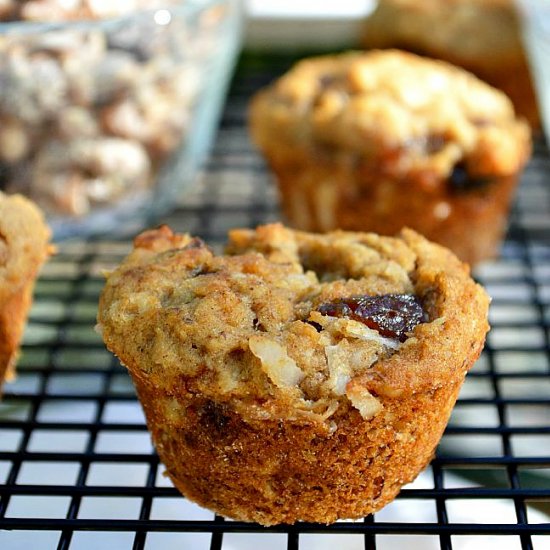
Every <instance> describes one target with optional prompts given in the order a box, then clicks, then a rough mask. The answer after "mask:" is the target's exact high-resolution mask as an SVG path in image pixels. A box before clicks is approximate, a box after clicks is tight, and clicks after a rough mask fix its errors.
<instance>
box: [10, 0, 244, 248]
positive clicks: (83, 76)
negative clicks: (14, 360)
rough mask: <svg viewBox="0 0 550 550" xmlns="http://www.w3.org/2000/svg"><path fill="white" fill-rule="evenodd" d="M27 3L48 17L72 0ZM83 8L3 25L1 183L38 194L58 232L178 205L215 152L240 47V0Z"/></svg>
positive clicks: (119, 225) (118, 224)
mask: <svg viewBox="0 0 550 550" xmlns="http://www.w3.org/2000/svg"><path fill="white" fill-rule="evenodd" d="M78 1H79V0H76V1H75V2H74V3H73V4H78ZM147 2H149V5H158V3H155V2H154V1H153V2H152V0H145V4H147ZM8 3H9V2H8ZM135 3H136V2H134V4H135ZM12 4H14V5H21V3H20V2H18V0H17V1H16V0H12ZM48 4H50V7H49V8H48ZM80 4H85V5H88V6H89V5H92V6H93V5H94V3H93V2H90V1H82V0H80ZM130 4H131V3H130ZM23 5H25V3H24V4H23ZM26 5H27V6H28V5H31V6H33V5H34V9H35V12H36V9H37V8H36V6H38V8H40V9H41V10H42V13H40V11H39V12H38V17H39V18H41V19H44V18H50V17H49V15H51V14H52V13H53V12H52V9H53V8H52V5H53V6H57V7H58V8H59V9H61V7H63V6H64V5H65V6H67V5H68V4H67V3H66V2H65V3H63V2H60V0H34V1H31V2H27V3H26ZM95 5H97V6H99V7H100V8H101V7H105V9H106V13H107V14H108V15H112V14H113V13H114V12H113V11H112V10H111V11H110V12H109V10H108V9H107V7H108V5H109V4H108V3H107V4H105V5H103V4H102V3H101V2H98V3H95ZM116 5H117V3H116V2H115V3H114V4H113V6H116ZM122 5H125V6H127V5H129V4H128V3H122ZM47 9H49V12H47V13H46V11H45V10H47ZM33 13H34V12H33ZM48 14H49V15H48ZM82 14H83V15H84V16H89V13H88V12H85V11H84V12H83V11H82V10H81V11H80V12H76V13H71V14H62V16H63V15H64V16H65V19H66V20H64V21H61V22H60V21H52V22H34V21H28V20H24V21H23V20H17V21H12V22H4V23H1V24H0V189H2V190H4V191H5V192H8V193H16V192H17V193H22V194H24V195H26V196H28V197H30V198H31V199H33V200H34V201H35V202H36V203H37V204H38V205H39V206H40V207H41V208H42V209H43V210H44V211H45V213H46V216H47V218H48V221H49V223H50V225H51V227H52V229H53V231H54V236H55V238H56V239H64V238H69V237H83V236H88V235H94V234H105V233H109V234H113V233H118V234H129V233H132V232H135V231H137V230H139V229H140V228H141V227H143V226H144V225H145V224H150V223H153V221H154V220H155V218H156V217H158V216H159V215H161V214H162V213H164V212H166V211H167V210H169V209H170V207H171V206H173V205H174V204H175V201H176V200H177V199H178V197H179V196H180V195H181V193H182V190H183V189H184V188H185V187H186V186H188V185H190V184H192V183H193V182H194V181H195V180H196V178H197V175H198V172H199V170H200V167H201V165H202V163H203V162H204V160H205V158H206V155H207V154H208V151H209V148H210V145H211V142H212V139H213V137H214V134H215V130H216V127H217V123H218V120H219V115H220V112H221V108H222V105H223V101H224V98H225V94H226V91H227V86H228V82H229V79H230V76H231V73H232V69H233V67H234V63H235V60H236V57H237V54H238V51H239V47H240V38H241V25H242V13H241V4H240V1H239V0H179V1H177V2H174V1H173V0H172V1H171V2H170V0H166V2H164V4H163V7H162V8H157V9H152V10H148V11H139V12H133V13H130V14H123V15H121V16H118V17H116V18H113V17H111V18H101V19H88V20H81V19H74V17H78V16H80V15H82ZM58 15H59V14H55V13H54V15H53V18H58ZM94 15H97V14H94ZM116 15H118V14H116ZM44 16H45V17H44ZM0 17H2V13H0ZM71 17H72V18H73V19H72V20H68V19H69V18H71Z"/></svg>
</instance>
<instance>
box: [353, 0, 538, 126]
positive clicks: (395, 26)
mask: <svg viewBox="0 0 550 550" xmlns="http://www.w3.org/2000/svg"><path fill="white" fill-rule="evenodd" d="M363 45H364V46H365V47H369V48H402V49H405V50H409V51H412V52H414V53H418V54H423V55H428V56H430V57H435V58H438V59H443V60H445V61H449V62H450V63H454V64H456V65H460V66H461V67H464V68H466V69H468V70H470V71H472V72H473V73H475V74H476V75H477V76H479V77H480V78H481V79H483V80H485V81H487V82H489V83H490V84H492V85H493V86H496V87H497V88H500V89H501V90H503V91H504V92H505V93H506V94H507V95H508V96H509V97H510V98H511V99H512V101H513V103H514V105H515V107H516V110H517V112H518V113H520V114H521V115H522V116H524V117H526V118H527V119H528V120H529V122H530V123H531V124H532V125H533V126H534V127H535V128H539V127H540V115H539V112H538V108H537V101H536V96H535V91H534V88H533V81H532V79H531V75H530V71H529V65H528V62H527V59H526V56H525V51H524V48H523V45H522V41H521V24H520V16H519V14H518V12H517V8H516V5H515V2H514V1H513V0H423V1H422V2H418V1H416V0H379V1H378V5H377V7H376V9H375V11H374V12H373V14H372V15H371V16H370V17H369V18H368V19H367V22H366V24H365V29H364V36H363ZM511 75H513V77H512V78H511Z"/></svg>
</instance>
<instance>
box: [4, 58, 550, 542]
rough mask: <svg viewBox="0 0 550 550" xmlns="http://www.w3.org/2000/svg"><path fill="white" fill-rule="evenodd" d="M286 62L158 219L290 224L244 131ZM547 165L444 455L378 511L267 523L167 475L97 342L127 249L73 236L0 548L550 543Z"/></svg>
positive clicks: (51, 273) (12, 432) (29, 394)
mask: <svg viewBox="0 0 550 550" xmlns="http://www.w3.org/2000/svg"><path fill="white" fill-rule="evenodd" d="M291 61H292V60H291V59H289V58H285V57H280V58H270V59H268V60H267V61H266V60H265V59H262V58H259V57H249V58H247V59H245V61H244V62H242V63H241V64H240V67H239V69H238V71H237V75H236V78H235V79H234V83H233V86H232V89H231V93H230V96H229V99H228V103H227V105H226V109H225V114H224V117H223V120H222V125H221V129H220V132H219V135H218V139H217V142H216V144H215V148H214V151H213V153H212V155H211V158H210V160H209V162H208V165H207V167H206V173H205V176H204V178H203V180H202V182H201V183H200V185H198V186H197V187H196V188H195V189H194V190H192V191H190V192H189V193H187V194H186V195H185V196H184V197H183V201H182V205H181V206H180V207H179V208H178V209H177V211H176V212H174V213H173V214H171V215H170V216H169V217H167V219H166V220H165V221H167V222H168V223H170V224H171V225H172V226H173V227H175V228H176V229H177V230H183V231H189V232H191V233H193V234H196V235H200V236H202V237H203V238H205V239H206V240H207V241H209V242H210V243H212V244H214V245H217V244H219V243H220V242H221V241H222V240H223V239H224V235H225V233H226V231H227V229H229V228H230V227H234V226H254V225H256V224H258V223H262V222H268V221H273V220H275V219H277V218H278V217H279V211H278V208H277V197H276V193H275V189H274V187H273V185H272V183H271V182H270V179H269V176H268V174H267V171H266V167H265V166H264V164H263V163H262V161H261V159H260V157H259V156H258V155H257V154H256V153H255V152H254V150H253V148H252V147H251V145H250V143H249V141H248V138H247V133H246V129H245V113H246V104H247V102H248V98H249V96H250V94H251V93H252V92H253V91H254V90H256V89H257V88H258V87H259V86H261V85H262V84H264V83H267V82H268V81H269V80H271V79H272V78H273V77H274V76H276V75H277V74H278V73H280V72H282V71H283V70H285V69H286V68H287V67H288V65H289V63H290V62H291ZM549 180H550V154H549V151H548V149H547V147H546V145H545V144H544V143H543V142H542V141H540V140H539V141H537V143H536V146H535V152H534V156H533V159H532V161H531V162H530V164H529V166H528V167H527V170H526V172H525V174H524V177H523V181H522V183H521V186H520V189H519V192H518V196H517V201H516V205H515V208H514V211H513V212H512V216H511V225H510V230H509V234H508V238H507V240H506V242H505V244H504V247H503V250H502V257H501V258H500V259H499V260H498V261H496V262H493V263H487V264H485V265H483V266H482V267H481V268H480V269H479V270H478V271H477V272H476V276H477V278H478V279H479V280H480V281H481V282H482V283H483V284H484V285H485V286H486V287H487V289H488V291H489V293H490V294H491V295H492V297H493V303H492V306H491V314H490V315H491V324H492V327H493V328H492V331H491V333H490V335H489V337H488V341H487V346H486V348H485V350H484V352H483V355H482V357H481V358H480V360H479V361H478V363H477V364H476V366H475V367H474V369H473V371H472V372H471V373H470V374H469V376H468V378H467V382H466V384H465V386H464V389H463V391H462V393H461V396H460V398H459V401H458V403H457V405H456V407H455V410H454V413H453V416H452V418H451V422H450V424H449V426H448V428H447V430H446V432H445V435H444V437H443V440H442V443H441V445H440V447H439V449H438V451H437V456H436V457H435V459H434V460H433V461H432V463H431V465H430V466H429V467H428V469H427V470H426V471H425V472H423V473H422V474H421V475H420V476H419V478H418V479H417V480H416V481H415V482H414V483H413V484H411V485H408V486H407V487H405V488H404V489H403V491H402V492H401V494H400V495H399V496H398V498H397V499H396V500H395V501H394V502H393V503H392V504H390V505H388V506H387V507H386V508H384V509H383V510H382V511H380V512H379V513H376V514H375V515H374V516H369V517H367V518H365V519H364V520H362V521H341V522H337V523H336V524H334V525H330V526H326V525H318V524H307V523H299V524H297V525H294V526H277V527H272V528H262V527H260V526H258V525H255V524H247V523H243V522H238V521H230V520H225V519H223V518H221V517H218V516H215V515H214V514H213V513H211V512H209V511H207V510H203V509H201V508H199V507H198V506H196V505H194V504H192V503H190V502H188V501H187V500H186V499H184V498H183V497H181V496H180V495H179V493H178V492H177V491H176V490H175V489H174V488H173V487H172V486H171V484H170V483H169V482H168V481H167V480H166V479H165V478H164V477H163V476H162V471H163V467H162V465H161V464H160V463H159V461H158V457H157V455H156V454H155V452H154V450H153V448H152V446H151V443H150V440H149V436H148V433H147V430H146V427H145V424H144V420H143V415H142V413H141V410H140V407H139V404H138V402H137V401H136V398H135V394H134V390H133V387H132V385H131V382H130V380H129V378H128V375H127V373H126V372H125V370H124V369H123V368H122V367H121V366H120V364H119V363H118V362H117V360H116V359H114V358H113V357H112V356H111V354H109V353H108V352H107V351H106V350H105V349H104V347H103V345H102V343H101V339H100V337H99V335H98V334H96V333H95V332H94V323H95V314H96V303H97V298H98V295H99V292H100V290H101V287H102V284H103V281H102V275H101V274H102V272H103V270H105V269H109V268H111V267H113V266H114V265H116V264H117V263H118V262H119V261H120V259H121V258H122V257H123V256H124V254H125V253H126V252H127V251H128V250H129V248H130V244H129V242H128V241H125V240H118V241H107V240H98V241H88V242H67V243H64V244H62V245H61V246H60V250H59V254H57V255H56V256H55V257H54V258H53V259H52V260H51V261H50V262H49V264H48V265H47V266H46V268H45V270H44V272H43V274H42V276H41V278H40V280H39V282H38V284H37V288H36V296H35V304H34V306H33V309H32V312H31V315H30V321H29V325H28V330H27V332H26V335H25V341H24V346H23V353H22V356H21V359H20V363H19V367H18V370H19V376H18V379H17V381H16V382H14V383H12V384H7V385H6V386H5V393H4V397H3V400H2V401H1V402H0V548H2V549H6V550H12V549H18V548H25V549H31V548H32V549H50V548H52V549H53V548H57V549H69V548H70V549H72V550H74V549H77V550H82V549H91V548H94V549H97V548H116V549H125V548H128V549H130V548H131V549H135V550H137V549H142V548H147V549H151V548H162V549H163V550H164V549H166V550H169V549H171V548H178V549H183V548H192V549H198V550H201V549H210V550H216V549H217V550H229V549H252V548H259V547H261V548H262V549H263V550H270V549H281V548H287V549H301V550H308V549H309V550H311V549H315V550H322V549H328V548H332V547H338V548H342V549H353V550H355V549H359V548H361V549H366V550H373V549H378V550H384V549H394V548H402V547H405V545H407V546H408V548H409V550H415V549H422V550H429V549H432V548H434V549H442V550H450V549H455V550H472V549H484V550H486V549H492V548H499V549H504V550H505V549H508V548H510V549H524V550H531V549H536V550H543V549H545V548H549V547H550V539H549V538H548V535H549V534H550V330H549V324H550V181H549Z"/></svg>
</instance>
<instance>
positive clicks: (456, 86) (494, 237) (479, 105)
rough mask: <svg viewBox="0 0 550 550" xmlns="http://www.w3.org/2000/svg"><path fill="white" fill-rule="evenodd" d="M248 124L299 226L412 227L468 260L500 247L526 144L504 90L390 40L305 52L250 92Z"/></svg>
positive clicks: (379, 230) (527, 137)
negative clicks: (382, 45)
mask: <svg viewBox="0 0 550 550" xmlns="http://www.w3.org/2000/svg"><path fill="white" fill-rule="evenodd" d="M250 129H251V133H252V137H253V139H254V141H255V142H256V144H257V145H258V147H259V149H260V150H261V151H262V152H263V154H264V155H265V157H266V159H267V161H268V163H269V164H270V166H271V168H272V169H273V171H274V172H275V175H276V178H277V182H278V185H279V190H280V195H281V200H282V206H283V211H284V213H285V216H286V217H287V219H288V220H289V222H290V224H291V225H293V226H294V227H296V228H299V229H304V230H311V231H327V230H332V229H336V228H341V229H347V230H353V231H359V230H367V231H375V232H377V233H380V234H384V235H393V234H395V233H396V232H397V231H399V230H400V229H401V228H402V227H412V228H413V229H415V230H417V231H418V232H420V233H422V234H423V235H424V236H426V237H427V238H429V239H431V240H434V241H436V242H439V243H441V244H443V245H444V246H447V247H449V248H451V249H452V250H453V251H454V252H455V253H457V254H458V256H459V257H460V258H461V259H462V260H464V261H467V262H469V263H471V264H474V263H476V262H478V261H480V260H482V259H486V258H491V257H494V256H495V255H496V254H497V251H498V246H499V244H500V241H501V239H502V236H503V233H504V231H505V228H506V223H507V216H508V210H509V206H510V203H511V200H512V198H513V192H514V190H515V187H516V184H517V181H518V175H519V174H520V172H521V170H522V168H523V166H524V164H525V163H526V162H527V159H528V158H529V155H530V151H531V141H530V132H529V128H528V126H527V124H526V123H525V122H523V121H521V120H519V119H517V118H516V116H515V114H514V109H513V107H512V104H511V103H510V101H509V100H508V98H506V96H505V95H504V94H502V93H501V92H499V91H498V90H495V89H494V88H491V87H490V86H488V85H487V84H485V83H483V82H481V81H480V80H478V79H477V78H475V77H474V76H473V75H471V74H469V73H467V72H465V71H463V70H462V69H459V68H456V67H453V66H451V65H449V64H446V63H443V62H438V61H434V60H429V59H425V58H421V57H418V56H415V55H412V54H408V53H404V52H399V51H394V50H389V51H374V52H369V53H359V52H351V53H347V54H340V55H335V56H323V57H317V58H311V59H306V60H303V61H301V62H299V63H298V64H297V65H296V66H295V67H293V68H292V69H291V70H290V71H289V72H288V73H287V74H285V75H284V76H282V77H281V78H280V79H279V80H277V81H276V82H274V83H273V84H272V85H271V86H268V87H267V88H265V89H264V90H262V91H260V92H259V93H258V94H257V95H256V96H255V97H254V99H253V101H252V104H251V109H250Z"/></svg>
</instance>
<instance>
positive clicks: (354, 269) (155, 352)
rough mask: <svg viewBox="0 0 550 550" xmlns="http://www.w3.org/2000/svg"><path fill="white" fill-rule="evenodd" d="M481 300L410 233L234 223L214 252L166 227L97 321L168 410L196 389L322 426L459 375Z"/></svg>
mask: <svg viewBox="0 0 550 550" xmlns="http://www.w3.org/2000/svg"><path fill="white" fill-rule="evenodd" d="M487 307H488V298H487V296H486V294H485V292H484V291H483V289H482V288H481V287H479V286H478V285H477V284H476V283H475V282H474V281H473V280H472V279H471V278H470V276H469V273H468V270H467V268H466V266H465V265H464V264H461V263H460V262H459V261H458V260H457V259H456V258H455V257H454V256H453V255H452V254H451V253H450V252H449V251H448V250H446V249H444V248H441V247H439V246H437V245H434V244H431V243H429V242H428V241H426V240H425V239H424V238H423V237H421V236H419V235H418V234H416V233H414V232H413V231H410V230H404V231H403V232H402V233H401V235H400V236H398V237H396V238H392V237H379V236H377V235H374V234H371V233H351V232H342V231H336V232H332V233H327V234H325V235H315V234H310V233H305V232H298V231H292V230H290V229H286V228H284V227H283V226H282V225H279V224H273V225H266V226H261V227H258V228H257V229H256V230H248V229H237V230H234V231H232V232H230V235H229V244H228V246H227V250H226V253H225V254H224V255H216V254H214V253H213V252H212V250H211V249H210V248H209V247H208V246H206V245H205V244H204V242H202V241H201V240H200V239H198V238H193V237H191V236H189V235H178V234H174V233H173V232H172V231H171V230H170V229H169V228H168V227H166V226H163V227H161V228H159V229H156V230H151V231H146V232H144V233H142V234H141V235H139V236H138V237H137V238H136V239H135V243H134V250H133V251H132V252H131V253H130V255H129V256H128V257H127V258H126V259H125V260H124V262H123V263H122V264H121V265H120V266H119V267H118V268H117V269H116V270H115V271H114V272H113V273H111V274H110V275H109V276H108V279H107V283H106V286H105V289H104V291H103V293H102V296H101V299H100V306H99V315H98V322H99V324H98V328H99V330H100V331H101V333H102V335H103V338H104V340H105V343H106V345H107V347H108V348H109V349H110V350H111V351H113V352H114V353H115V354H116V355H117V356H118V357H119V358H120V359H121V361H122V362H123V363H124V364H125V365H126V366H127V367H128V369H129V370H130V371H131V373H132V375H133V376H134V378H139V379H140V380H141V382H143V383H145V384H148V385H150V386H151V387H152V388H153V389H154V390H155V391H158V393H159V397H160V395H162V394H164V395H168V396H170V399H171V400H172V401H173V409H174V414H176V411H177V399H178V396H180V395H183V396H185V395H187V396H193V395H198V396H202V397H205V398H208V399H211V400H213V401H215V402H216V403H224V404H227V405H229V406H231V407H233V408H234V409H235V410H236V411H237V412H238V413H239V414H241V415H242V417H243V418H244V419H245V420H247V421H249V422H256V421H262V420H265V419H274V418H275V419H284V418H286V419H292V420H295V421H303V422H309V423H311V422H315V423H318V424H319V425H322V426H324V427H325V429H330V424H331V417H332V416H333V415H334V414H335V412H336V411H337V410H338V409H340V410H347V408H350V409H357V410H358V411H359V413H360V414H361V415H362V416H363V417H364V418H365V419H368V418H371V417H373V416H374V415H377V414H379V413H380V412H381V411H382V410H383V408H384V405H383V402H384V399H398V398H399V397H401V396H407V395H410V394H411V393H414V392H421V391H428V392H429V391H432V390H434V389H437V388H438V387H441V386H443V385H445V384H453V383H458V382H459V381H462V378H463V377H464V375H465V371H466V369H467V365H468V364H469V362H472V361H473V359H475V358H477V356H478V355H479V353H480V351H481V348H482V346H483V342H484V338H485V333H486V332H487V330H488V324H487ZM170 399H169V400H167V404H166V406H167V407H170V402H171V400H170Z"/></svg>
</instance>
